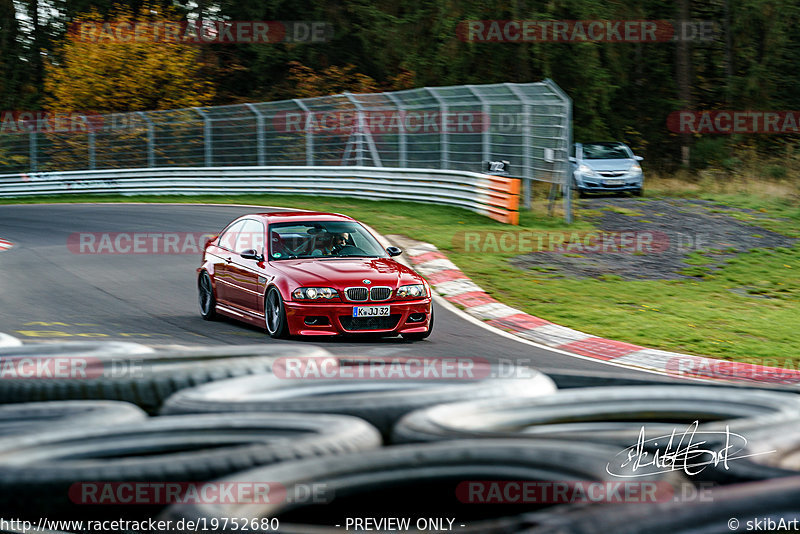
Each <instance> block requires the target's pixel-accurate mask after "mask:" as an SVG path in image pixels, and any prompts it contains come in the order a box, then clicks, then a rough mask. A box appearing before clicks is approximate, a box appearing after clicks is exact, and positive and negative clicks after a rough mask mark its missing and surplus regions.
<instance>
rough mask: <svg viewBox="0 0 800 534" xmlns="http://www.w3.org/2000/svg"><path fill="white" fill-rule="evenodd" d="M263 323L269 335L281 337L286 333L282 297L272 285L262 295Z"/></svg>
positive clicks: (286, 327)
mask: <svg viewBox="0 0 800 534" xmlns="http://www.w3.org/2000/svg"><path fill="white" fill-rule="evenodd" d="M264 323H265V324H266V327H267V333H268V334H269V335H270V337H273V338H275V339H281V338H284V337H286V335H287V333H288V330H289V328H288V325H287V323H286V309H285V308H284V306H283V297H281V292H280V291H278V288H276V287H275V286H272V287H271V288H269V291H267V294H266V295H265V296H264Z"/></svg>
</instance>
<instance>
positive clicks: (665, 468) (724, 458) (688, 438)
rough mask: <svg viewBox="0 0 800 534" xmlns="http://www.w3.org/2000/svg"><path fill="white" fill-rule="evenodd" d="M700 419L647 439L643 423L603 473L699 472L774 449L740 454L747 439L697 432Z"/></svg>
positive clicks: (725, 433)
mask: <svg viewBox="0 0 800 534" xmlns="http://www.w3.org/2000/svg"><path fill="white" fill-rule="evenodd" d="M699 426H700V422H699V421H695V422H693V423H692V424H690V425H689V426H688V427H687V428H686V430H684V431H683V432H679V431H678V429H677V428H676V429H673V430H672V432H671V433H670V434H664V435H661V436H657V437H654V438H647V436H646V434H645V429H644V425H642V428H641V430H639V439H638V440H637V442H636V444H635V445H631V446H630V447H628V448H626V449H624V450H623V451H621V452H620V453H618V454H617V455H616V456H615V457H614V458H613V459H612V460H611V461H610V462H608V464H606V472H607V473H608V474H609V475H612V476H616V477H620V478H636V477H644V476H650V475H654V474H657V473H668V472H670V471H683V472H684V473H686V474H687V475H690V476H691V475H696V474H698V473H701V472H702V471H703V470H704V469H706V468H707V467H709V466H711V465H713V466H718V465H720V464H721V465H722V467H723V468H725V469H726V470H727V469H730V467H729V466H728V462H731V461H733V460H741V459H743V458H750V457H752V456H758V455H762V454H769V453H771V452H775V451H766V452H758V453H753V454H739V453H741V452H742V451H743V450H745V448H746V447H747V439H746V438H745V437H744V436H742V435H741V434H737V433H736V432H731V431H730V428H729V427H728V426H727V425H726V426H725V430H724V431H723V430H703V431H700V432H698V427H699Z"/></svg>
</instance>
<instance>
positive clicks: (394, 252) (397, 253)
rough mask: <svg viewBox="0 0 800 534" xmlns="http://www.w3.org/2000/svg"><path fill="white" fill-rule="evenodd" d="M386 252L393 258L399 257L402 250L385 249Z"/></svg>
mask: <svg viewBox="0 0 800 534" xmlns="http://www.w3.org/2000/svg"><path fill="white" fill-rule="evenodd" d="M386 252H388V253H389V256H392V257H394V256H399V255H400V254H402V253H403V249H401V248H400V247H386Z"/></svg>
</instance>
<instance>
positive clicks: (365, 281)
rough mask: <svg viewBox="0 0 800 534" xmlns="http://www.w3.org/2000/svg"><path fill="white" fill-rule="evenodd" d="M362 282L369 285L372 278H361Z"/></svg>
mask: <svg viewBox="0 0 800 534" xmlns="http://www.w3.org/2000/svg"><path fill="white" fill-rule="evenodd" d="M362 282H364V283H365V284H367V285H369V284H371V283H372V280H367V279H366V278H364V279H363V280H362Z"/></svg>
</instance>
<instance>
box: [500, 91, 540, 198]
mask: <svg viewBox="0 0 800 534" xmlns="http://www.w3.org/2000/svg"><path fill="white" fill-rule="evenodd" d="M504 85H505V86H506V87H508V89H509V90H510V91H511V92H512V93H514V95H516V97H517V98H518V99H519V100H520V101H521V102H522V103H523V106H522V130H523V132H522V135H523V141H522V177H523V180H522V204H523V206H524V207H525V209H530V208H531V189H532V185H533V161H532V159H533V158H532V156H531V144H532V143H533V142H532V141H531V128H532V125H531V105H530V102H529V99H528V97H527V95H526V94H525V93H524V92H522V91H521V90H520V88H519V87H518V86H517V84H511V83H506V84H504Z"/></svg>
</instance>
